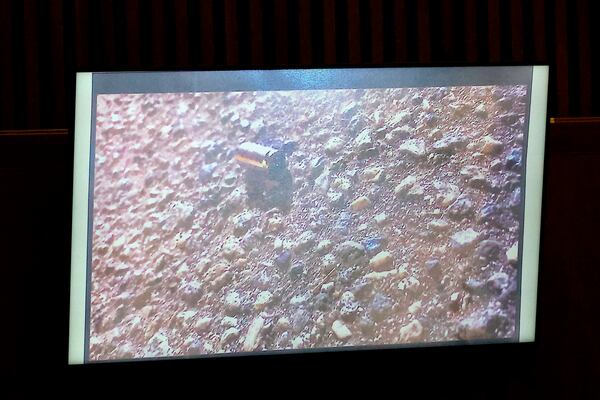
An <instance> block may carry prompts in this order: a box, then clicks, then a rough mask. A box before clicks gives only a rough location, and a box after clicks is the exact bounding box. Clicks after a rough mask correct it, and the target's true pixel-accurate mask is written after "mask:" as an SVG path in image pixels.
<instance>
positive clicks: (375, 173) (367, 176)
mask: <svg viewBox="0 0 600 400" xmlns="http://www.w3.org/2000/svg"><path fill="white" fill-rule="evenodd" d="M382 176H383V168H381V167H369V168H365V169H364V170H363V171H362V173H361V174H360V178H361V180H362V181H363V182H379V181H380V180H381V178H382Z"/></svg>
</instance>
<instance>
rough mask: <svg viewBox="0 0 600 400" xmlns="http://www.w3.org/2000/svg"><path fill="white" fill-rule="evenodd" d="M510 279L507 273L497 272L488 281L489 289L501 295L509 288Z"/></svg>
mask: <svg viewBox="0 0 600 400" xmlns="http://www.w3.org/2000/svg"><path fill="white" fill-rule="evenodd" d="M508 283H509V277H508V275H507V274H506V273H505V272H496V273H494V274H493V275H492V276H490V277H489V278H488V280H487V281H486V284H487V287H488V288H490V289H491V290H493V291H494V292H496V293H501V292H502V291H503V290H504V289H506V288H507V287H508Z"/></svg>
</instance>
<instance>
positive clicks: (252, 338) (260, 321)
mask: <svg viewBox="0 0 600 400" xmlns="http://www.w3.org/2000/svg"><path fill="white" fill-rule="evenodd" d="M264 326H265V320H264V318H263V317H261V316H258V317H256V318H255V319H254V321H252V323H251V324H250V327H249V328H248V333H246V338H245V339H244V344H243V345H242V351H254V350H256V348H257V347H258V345H259V344H260V335H261V331H262V329H263V327H264Z"/></svg>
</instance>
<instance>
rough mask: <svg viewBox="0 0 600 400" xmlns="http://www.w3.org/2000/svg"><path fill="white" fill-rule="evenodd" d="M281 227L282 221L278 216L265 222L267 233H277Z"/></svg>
mask: <svg viewBox="0 0 600 400" xmlns="http://www.w3.org/2000/svg"><path fill="white" fill-rule="evenodd" d="M282 226H283V220H282V219H281V217H279V216H275V217H271V218H269V219H268V220H267V232H269V233H274V232H279V231H280V230H281V228H282Z"/></svg>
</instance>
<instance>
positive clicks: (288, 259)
mask: <svg viewBox="0 0 600 400" xmlns="http://www.w3.org/2000/svg"><path fill="white" fill-rule="evenodd" d="M291 263H292V252H291V251H289V250H284V251H282V252H281V253H279V255H278V256H277V257H276V258H275V265H276V266H277V268H279V269H287V268H289V267H290V265H291Z"/></svg>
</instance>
